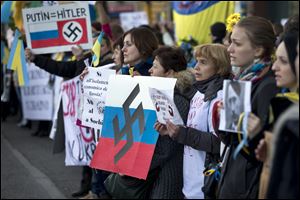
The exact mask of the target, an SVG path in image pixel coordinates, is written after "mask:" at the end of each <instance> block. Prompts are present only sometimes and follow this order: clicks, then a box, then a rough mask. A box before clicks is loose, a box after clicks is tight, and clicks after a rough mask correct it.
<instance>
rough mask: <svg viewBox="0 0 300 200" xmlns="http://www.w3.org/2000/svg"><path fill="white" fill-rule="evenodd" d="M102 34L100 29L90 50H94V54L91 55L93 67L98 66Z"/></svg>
mask: <svg viewBox="0 0 300 200" xmlns="http://www.w3.org/2000/svg"><path fill="white" fill-rule="evenodd" d="M103 35H104V32H103V31H102V32H101V33H100V35H99V36H98V38H97V40H96V42H95V44H94V46H93V48H92V51H93V52H94V56H93V66H94V67H96V66H98V65H99V62H100V53H101V43H102V39H103Z"/></svg>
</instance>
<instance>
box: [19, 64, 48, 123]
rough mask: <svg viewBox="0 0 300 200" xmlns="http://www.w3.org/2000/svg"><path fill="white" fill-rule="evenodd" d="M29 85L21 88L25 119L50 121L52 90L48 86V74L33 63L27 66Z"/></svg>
mask: <svg viewBox="0 0 300 200" xmlns="http://www.w3.org/2000/svg"><path fill="white" fill-rule="evenodd" d="M27 69H28V76H29V85H28V86H24V87H21V96H22V108H23V114H24V118H25V119H32V120H52V116H53V88H52V87H50V86H49V85H48V82H49V77H50V74H49V73H48V72H46V71H45V70H42V69H41V68H39V67H37V66H36V65H35V64H34V63H30V64H27Z"/></svg>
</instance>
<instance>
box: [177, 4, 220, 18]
mask: <svg viewBox="0 0 300 200" xmlns="http://www.w3.org/2000/svg"><path fill="white" fill-rule="evenodd" d="M218 2H219V1H174V2H173V9H174V10H175V11H176V12H177V13H178V14H181V15H191V14H195V13H198V12H201V11H203V10H205V9H207V8H209V7H210V6H212V5H214V4H216V3H218Z"/></svg>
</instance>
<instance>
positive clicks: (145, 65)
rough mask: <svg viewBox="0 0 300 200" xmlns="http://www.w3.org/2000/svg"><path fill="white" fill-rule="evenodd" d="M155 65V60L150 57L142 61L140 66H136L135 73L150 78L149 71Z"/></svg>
mask: <svg viewBox="0 0 300 200" xmlns="http://www.w3.org/2000/svg"><path fill="white" fill-rule="evenodd" d="M152 65H153V58H151V57H149V58H147V60H146V61H142V62H140V63H139V64H136V65H135V66H133V67H134V69H133V70H134V71H138V72H139V73H140V74H141V75H142V76H150V73H149V69H150V68H151V67H152Z"/></svg>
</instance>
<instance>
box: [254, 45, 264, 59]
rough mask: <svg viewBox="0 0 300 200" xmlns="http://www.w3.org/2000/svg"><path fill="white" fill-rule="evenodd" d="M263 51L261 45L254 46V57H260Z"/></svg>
mask: <svg viewBox="0 0 300 200" xmlns="http://www.w3.org/2000/svg"><path fill="white" fill-rule="evenodd" d="M264 51H265V50H264V48H263V47H262V46H259V47H256V48H255V52H254V56H255V58H261V57H262V56H263V53H264Z"/></svg>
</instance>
